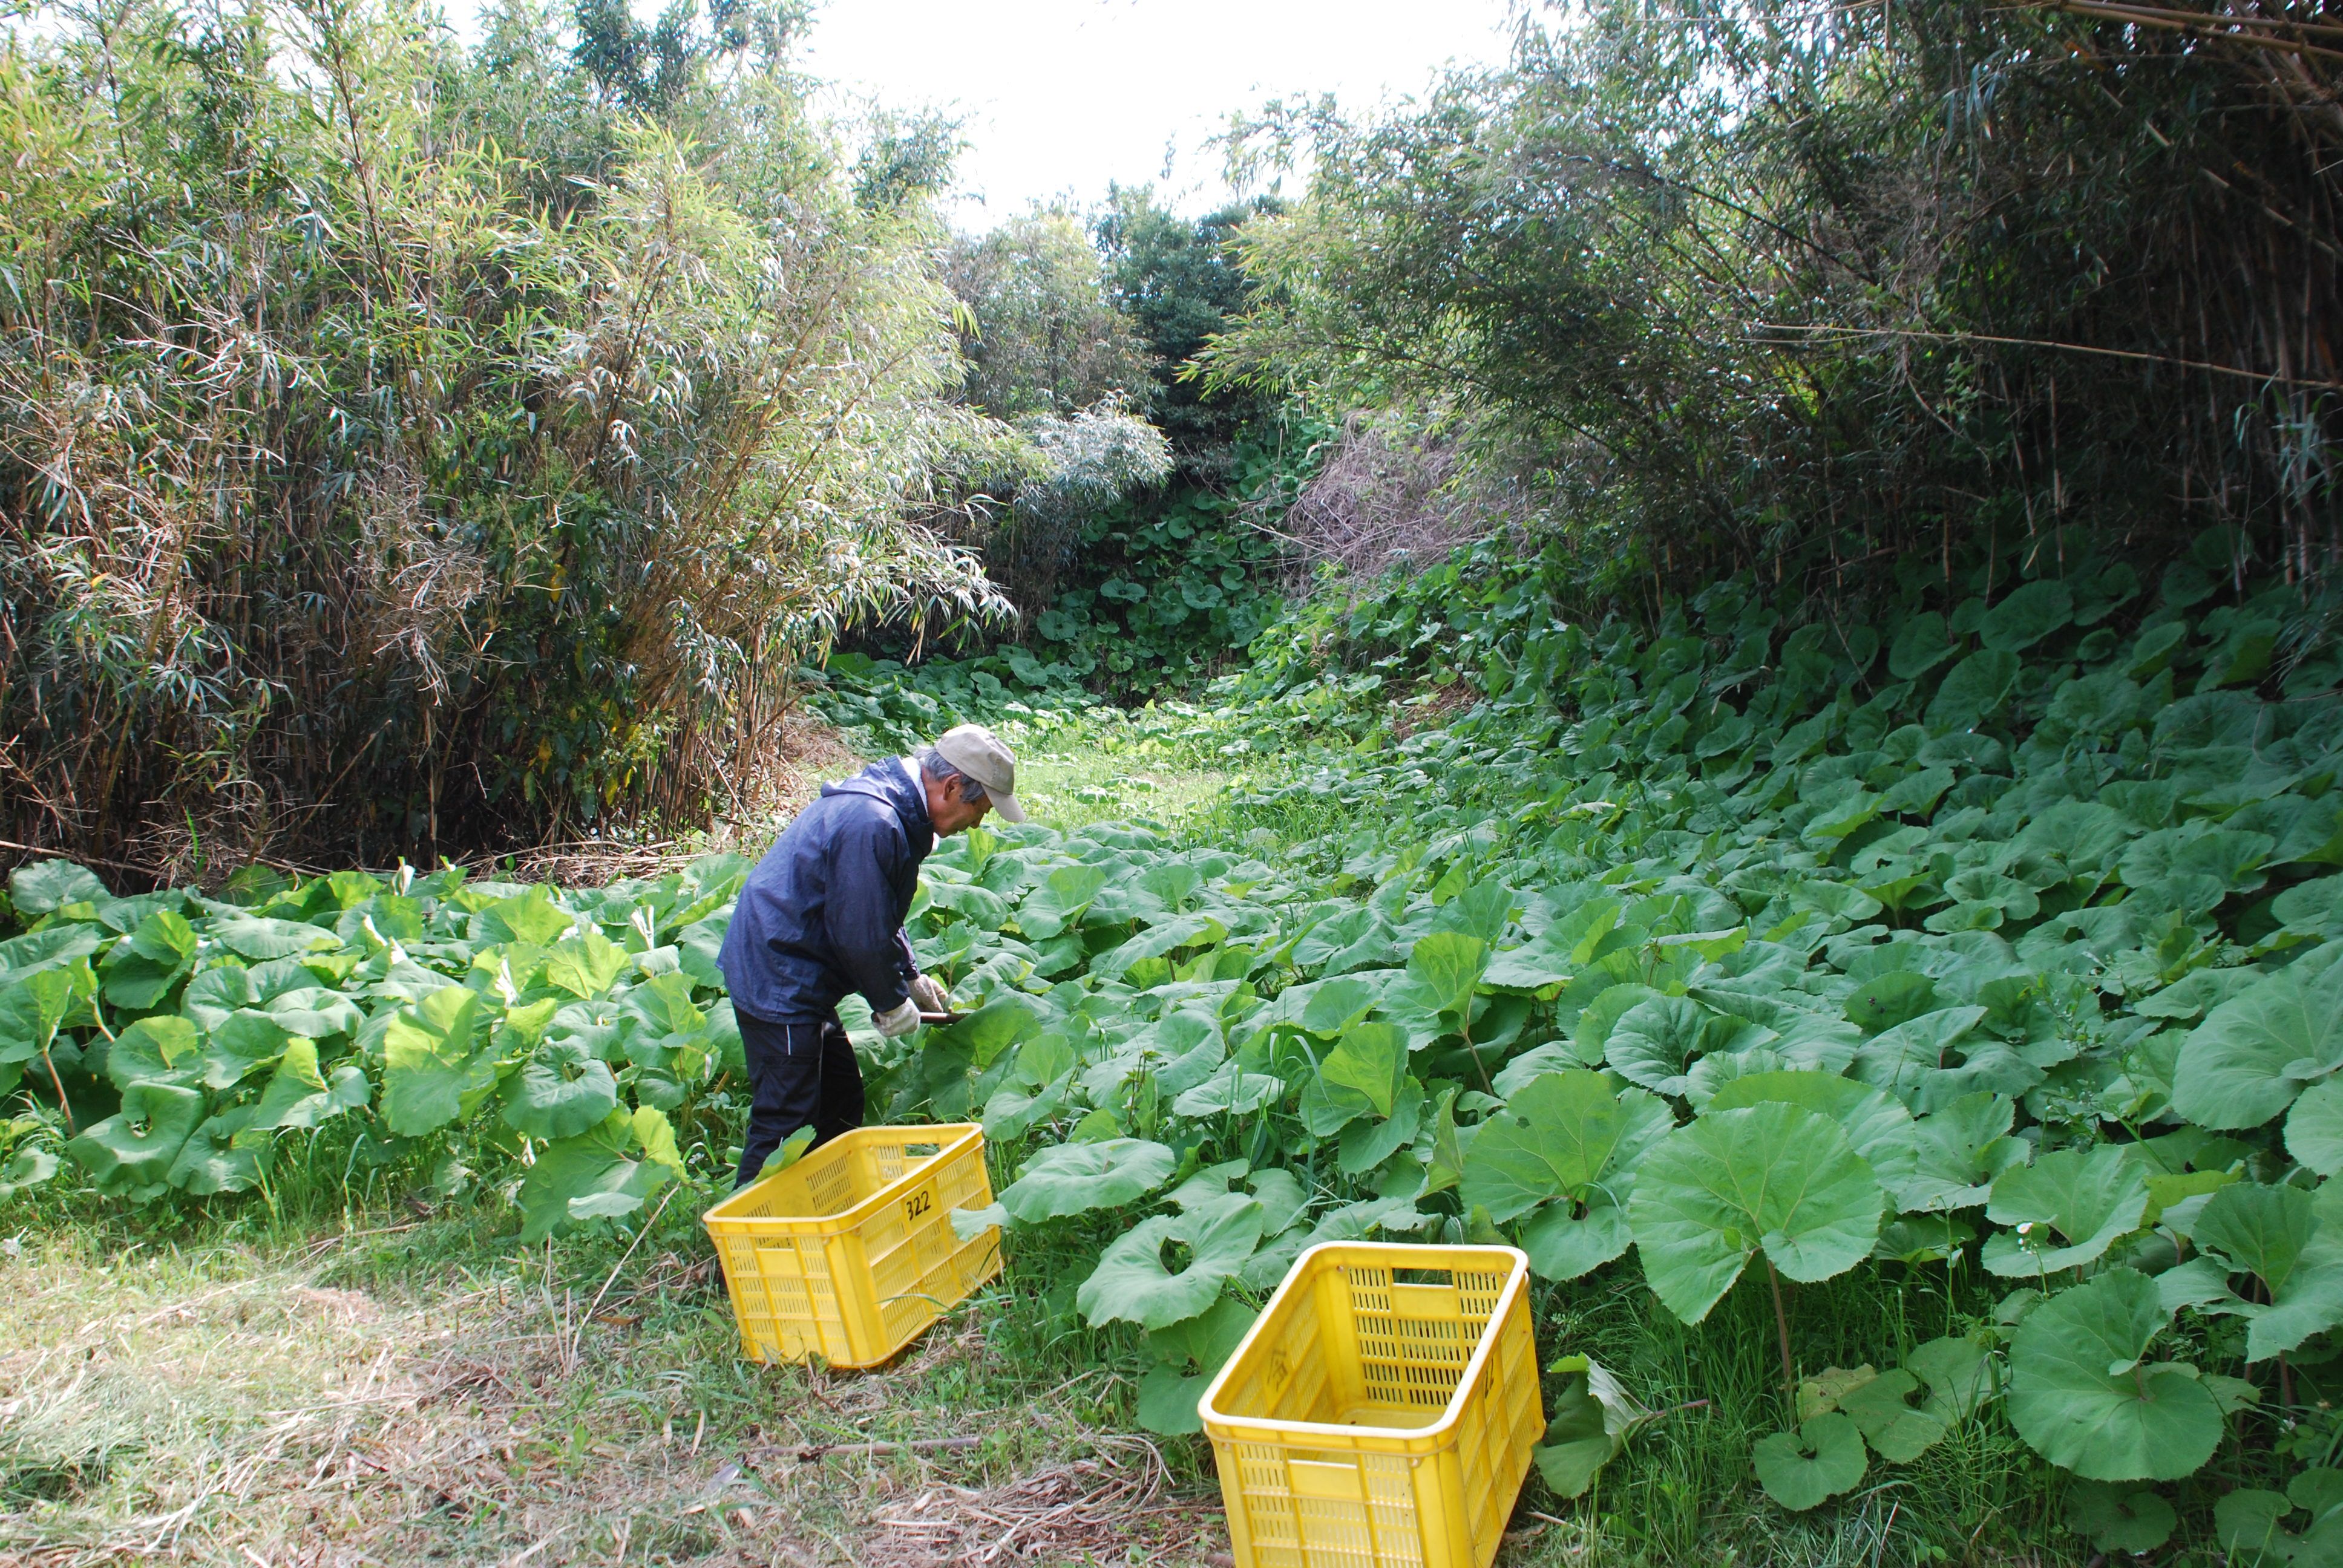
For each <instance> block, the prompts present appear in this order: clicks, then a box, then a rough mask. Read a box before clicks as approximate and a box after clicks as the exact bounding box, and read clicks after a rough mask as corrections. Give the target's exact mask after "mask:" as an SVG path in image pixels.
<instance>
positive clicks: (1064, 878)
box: [1017, 866, 1107, 939]
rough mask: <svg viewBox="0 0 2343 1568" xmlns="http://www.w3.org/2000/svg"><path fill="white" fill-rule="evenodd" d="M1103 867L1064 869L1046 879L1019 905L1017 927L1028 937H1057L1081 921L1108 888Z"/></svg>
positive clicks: (1067, 867) (1069, 867)
mask: <svg viewBox="0 0 2343 1568" xmlns="http://www.w3.org/2000/svg"><path fill="white" fill-rule="evenodd" d="M1106 880H1107V871H1106V868H1105V867H1103V866H1064V867H1061V868H1060V869H1057V870H1054V871H1052V872H1051V873H1050V874H1049V875H1048V876H1047V877H1045V878H1044V879H1042V881H1041V886H1040V887H1039V888H1036V889H1035V890H1033V891H1032V893H1031V895H1029V896H1028V897H1027V899H1026V900H1025V901H1024V903H1022V904H1021V905H1020V906H1018V910H1017V925H1018V929H1019V930H1022V931H1023V932H1024V933H1025V934H1026V935H1027V936H1028V937H1032V938H1036V939H1039V938H1042V937H1054V936H1056V935H1057V934H1058V933H1059V932H1060V931H1062V930H1065V929H1066V928H1067V927H1068V926H1071V925H1078V924H1080V923H1081V918H1082V911H1083V910H1087V909H1089V908H1090V906H1091V900H1093V899H1095V898H1097V897H1098V895H1099V890H1101V889H1102V888H1104V887H1105V886H1106Z"/></svg>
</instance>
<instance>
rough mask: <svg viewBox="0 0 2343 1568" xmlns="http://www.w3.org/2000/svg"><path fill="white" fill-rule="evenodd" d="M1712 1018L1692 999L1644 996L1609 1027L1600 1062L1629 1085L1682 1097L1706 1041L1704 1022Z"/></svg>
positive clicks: (1710, 1014)
mask: <svg viewBox="0 0 2343 1568" xmlns="http://www.w3.org/2000/svg"><path fill="white" fill-rule="evenodd" d="M1715 1016H1716V1015H1715V1014H1714V1013H1712V1012H1710V1011H1709V1010H1707V1009H1706V1008H1704V1007H1703V1006H1701V1005H1700V1003H1698V1002H1696V1001H1694V1000H1692V999H1691V998H1690V997H1684V996H1655V997H1651V998H1648V999H1646V1000H1643V1001H1639V1002H1637V1003H1636V1004H1635V1005H1634V1007H1632V1008H1630V1009H1628V1010H1627V1011H1626V1012H1625V1014H1624V1015H1623V1016H1622V1017H1621V1018H1620V1020H1619V1021H1618V1022H1617V1023H1614V1024H1613V1025H1612V1026H1611V1033H1610V1035H1609V1036H1608V1038H1606V1039H1605V1040H1604V1043H1603V1060H1604V1063H1605V1064H1606V1065H1608V1066H1609V1067H1610V1068H1611V1070H1613V1071H1614V1072H1616V1073H1618V1075H1619V1076H1620V1077H1622V1078H1624V1079H1625V1080H1626V1081H1628V1082H1630V1083H1635V1084H1641V1085H1642V1086H1643V1087H1644V1088H1645V1089H1648V1090H1651V1091H1654V1092H1655V1093H1660V1094H1674V1095H1681V1094H1682V1093H1684V1091H1685V1090H1686V1089H1687V1088H1689V1087H1690V1086H1691V1082H1692V1081H1691V1080H1690V1079H1689V1078H1688V1077H1687V1076H1685V1074H1686V1070H1687V1069H1689V1068H1690V1067H1691V1066H1692V1063H1693V1062H1694V1060H1695V1059H1696V1058H1698V1057H1699V1056H1700V1054H1701V1052H1702V1050H1704V1048H1705V1046H1706V1045H1707V1042H1708V1038H1709V1037H1708V1033H1707V1026H1708V1024H1709V1022H1710V1020H1713V1019H1714V1018H1715Z"/></svg>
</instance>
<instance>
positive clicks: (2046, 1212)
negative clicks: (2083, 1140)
mask: <svg viewBox="0 0 2343 1568" xmlns="http://www.w3.org/2000/svg"><path fill="white" fill-rule="evenodd" d="M1985 1211H1986V1218H1987V1219H1989V1220H1992V1221H1996V1222H1997V1223H1999V1224H2003V1225H2009V1226H2021V1225H2022V1226H2026V1227H2027V1229H2026V1231H2016V1230H2012V1231H2004V1232H2003V1233H2001V1234H1999V1235H1996V1236H1995V1237H1994V1238H1993V1239H1992V1240H1991V1241H1987V1242H1986V1248H1985V1266H1986V1268H1987V1269H1990V1270H1991V1271H1993V1272H1995V1273H1996V1274H1999V1275H2002V1276H2003V1277H2004V1278H2006V1279H2022V1278H2023V1279H2030V1278H2033V1277H2034V1276H2036V1275H2037V1274H2042V1273H2056V1271H2059V1270H2061V1269H2075V1268H2080V1267H2081V1266H2082V1265H2083V1264H2085V1263H2087V1262H2089V1261H2091V1260H2092V1259H2094V1258H2097V1257H2098V1256H2099V1255H2100V1254H2101V1253H2103V1252H2105V1251H2107V1249H2108V1248H2109V1247H2111V1246H2113V1245H2114V1244H2115V1242H2116V1239H2117V1237H2119V1236H2126V1235H2128V1234H2130V1233H2131V1232H2132V1231H2137V1229H2139V1226H2140V1222H2141V1220H2142V1218H2143V1216H2145V1215H2146V1213H2147V1173H2146V1171H2143V1170H2142V1169H2141V1166H2140V1162H2139V1160H2138V1157H2137V1156H2136V1155H2135V1154H2134V1153H2133V1152H2132V1151H2131V1150H2130V1149H2129V1148H2128V1147H2127V1146H2125V1145H2122V1144H2116V1143H2107V1144H2102V1145H2100V1146H2099V1147H2098V1148H2097V1149H2060V1150H2056V1151H2052V1152H2051V1153H2048V1154H2045V1155H2043V1156H2042V1157H2041V1158H2040V1159H2039V1160H2036V1161H2035V1162H2034V1163H2033V1164H2031V1165H2018V1166H2014V1167H2012V1168H2011V1169H2010V1170H2008V1171H2004V1172H2003V1173H2002V1174H2001V1175H2000V1176H1999V1177H1998V1178H1997V1179H1996V1181H1994V1184H1993V1196H1992V1198H1991V1199H1990V1200H1989V1201H1987V1202H1986V1210H1985ZM2052 1232H2055V1236H2054V1235H2053V1234H2052Z"/></svg>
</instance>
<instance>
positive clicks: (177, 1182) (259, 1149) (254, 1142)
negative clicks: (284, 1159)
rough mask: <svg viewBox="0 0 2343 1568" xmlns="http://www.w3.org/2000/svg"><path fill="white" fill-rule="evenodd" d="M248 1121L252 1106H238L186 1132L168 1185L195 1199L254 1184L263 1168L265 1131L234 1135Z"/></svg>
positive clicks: (253, 1185) (257, 1182) (250, 1116)
mask: <svg viewBox="0 0 2343 1568" xmlns="http://www.w3.org/2000/svg"><path fill="white" fill-rule="evenodd" d="M252 1121H253V1113H252V1108H251V1107H249V1106H239V1107H237V1108H236V1110H234V1111H222V1112H221V1113H220V1114H219V1115H217V1116H215V1117H213V1118H211V1119H210V1120H209V1121H206V1122H205V1123H204V1124H203V1125H202V1126H200V1127H198V1128H196V1130H195V1131H193V1132H192V1133H190V1134H188V1136H187V1141H186V1143H184V1144H182V1145H180V1148H179V1152H178V1154H177V1155H176V1157H175V1158H174V1159H173V1160H172V1161H171V1173H170V1176H169V1181H170V1183H171V1185H172V1186H174V1187H176V1188H177V1189H178V1190H179V1191H182V1192H186V1193H188V1194H190V1195H192V1196H194V1197H197V1198H202V1197H208V1196H209V1195H210V1194H212V1193H214V1192H241V1191H246V1189H247V1188H251V1187H256V1186H258V1185H259V1184H260V1179H261V1177H262V1175H263V1174H264V1173H265V1172H266V1170H267V1164H266V1149H267V1139H266V1133H265V1132H263V1133H261V1134H259V1135H258V1136H256V1137H255V1136H249V1135H248V1136H246V1137H241V1138H240V1137H238V1136H237V1135H238V1134H239V1133H244V1132H245V1131H246V1128H247V1127H249V1126H250V1125H251V1123H252Z"/></svg>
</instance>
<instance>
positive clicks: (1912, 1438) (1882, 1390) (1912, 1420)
mask: <svg viewBox="0 0 2343 1568" xmlns="http://www.w3.org/2000/svg"><path fill="white" fill-rule="evenodd" d="M1921 1392H1923V1385H1922V1384H1921V1382H1920V1379H1919V1378H1918V1377H1917V1376H1916V1375H1915V1374H1914V1373H1913V1372H1909V1371H1907V1370H1906V1369H1905V1368H1903V1367H1891V1368H1890V1369H1888V1370H1887V1371H1886V1372H1881V1373H1880V1374H1879V1375H1878V1376H1877V1377H1875V1378H1873V1379H1872V1380H1870V1381H1869V1382H1865V1383H1864V1384H1862V1385H1861V1386H1859V1387H1857V1388H1855V1389H1854V1390H1852V1391H1850V1392H1848V1393H1847V1394H1845V1396H1844V1397H1843V1398H1841V1399H1840V1400H1839V1402H1838V1408H1839V1409H1840V1411H1842V1412H1845V1414H1846V1415H1849V1416H1851V1417H1853V1418H1854V1420H1855V1425H1857V1426H1859V1427H1861V1428H1862V1429H1863V1437H1864V1441H1865V1442H1868V1443H1870V1444H1871V1448H1872V1452H1875V1453H1876V1454H1878V1455H1879V1457H1880V1458H1882V1459H1884V1460H1885V1461H1886V1462H1888V1463H1890V1464H1909V1463H1911V1462H1912V1461H1914V1460H1916V1459H1917V1458H1919V1457H1920V1455H1922V1454H1923V1453H1926V1452H1927V1451H1928V1450H1929V1449H1931V1448H1933V1447H1934V1446H1936V1442H1937V1440H1939V1439H1940V1438H1942V1437H1943V1436H1944V1435H1945V1432H1946V1430H1947V1428H1946V1424H1945V1418H1944V1417H1943V1416H1942V1415H1939V1414H1938V1413H1937V1412H1936V1411H1934V1410H1930V1409H1927V1408H1926V1407H1924V1406H1922V1405H1916V1404H1914V1403H1913V1402H1912V1400H1913V1396H1915V1395H1916V1394H1919V1393H1921Z"/></svg>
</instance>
